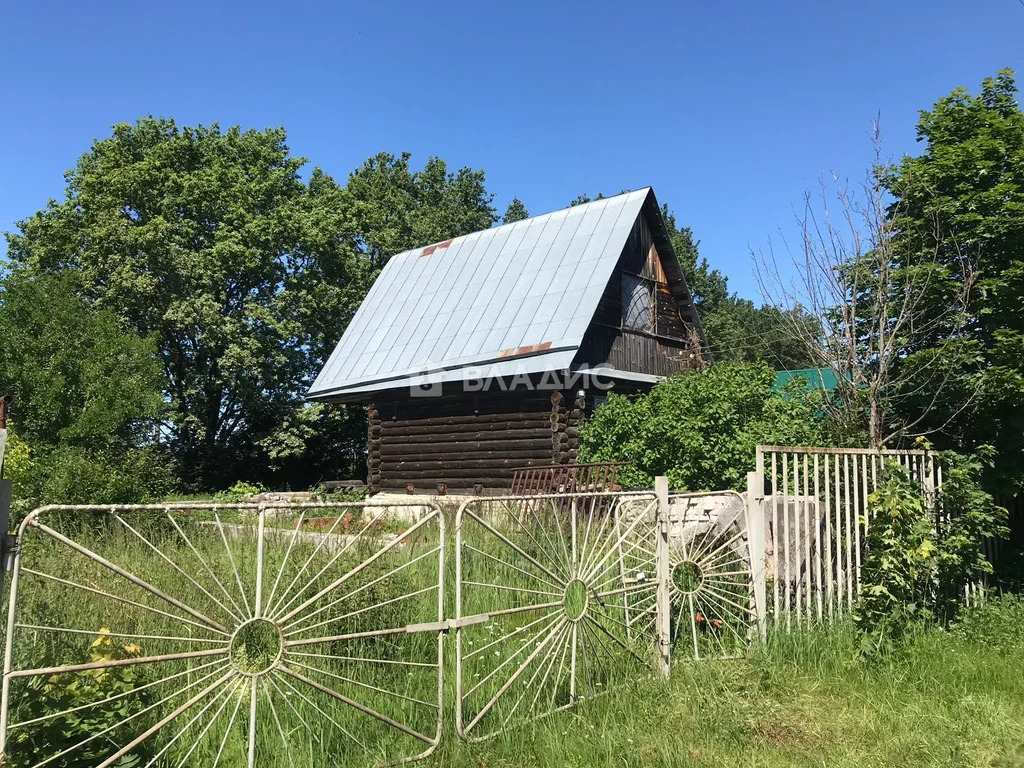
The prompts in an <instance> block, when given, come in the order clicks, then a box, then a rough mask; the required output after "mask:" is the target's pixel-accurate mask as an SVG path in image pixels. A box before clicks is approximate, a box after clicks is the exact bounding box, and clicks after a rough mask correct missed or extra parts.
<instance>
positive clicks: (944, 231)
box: [881, 70, 1024, 490]
mask: <svg viewBox="0 0 1024 768" xmlns="http://www.w3.org/2000/svg"><path fill="white" fill-rule="evenodd" d="M917 137H918V140H919V141H920V142H922V143H923V144H924V151H923V152H922V153H921V154H920V155H917V156H907V157H904V158H903V159H902V160H901V162H900V163H899V164H897V165H895V166H893V167H891V168H888V169H885V171H884V173H882V175H881V180H882V184H883V185H884V187H885V189H886V190H887V192H888V193H889V194H890V195H891V196H892V197H893V198H894V201H893V203H892V205H891V206H890V208H889V210H888V216H889V221H890V223H891V226H892V227H893V231H894V237H895V238H896V239H897V240H898V241H899V242H900V243H901V244H902V245H903V247H904V248H905V249H906V250H908V251H909V252H910V254H911V256H912V257H914V258H916V259H918V260H923V259H925V258H927V259H932V258H934V259H935V260H936V261H937V263H938V264H940V265H941V266H942V267H943V268H944V270H945V275H946V279H945V280H942V281H936V284H935V286H934V287H933V289H932V290H931V291H930V293H929V295H928V305H927V309H928V310H929V312H930V313H931V314H932V315H933V316H939V315H941V312H942V309H943V307H944V306H946V305H948V303H949V295H950V294H951V293H955V292H956V291H958V290H963V289H964V285H963V282H964V276H965V275H967V276H969V277H970V278H971V282H970V283H969V285H967V288H968V289H969V290H970V298H969V304H968V308H969V316H968V318H967V322H965V323H964V324H963V328H962V329H961V328H956V329H953V330H951V329H950V328H948V327H947V326H945V325H939V326H937V327H935V328H934V331H933V333H932V334H930V336H929V337H928V338H926V339H923V340H922V341H921V343H920V344H919V345H918V347H917V349H916V350H915V351H916V352H917V353H918V356H919V357H924V358H925V359H926V360H930V359H933V358H934V359H939V360H941V359H942V357H943V355H944V353H945V352H946V351H947V350H948V348H949V346H950V345H951V344H956V345H957V346H963V345H964V344H972V345H974V346H975V347H976V348H977V349H978V350H979V355H980V359H981V371H982V373H981V376H980V384H979V382H978V381H977V380H975V379H974V378H972V377H959V379H957V380H956V382H957V383H958V384H959V391H953V392H952V393H950V394H949V395H948V396H946V397H943V398H941V400H940V405H941V406H942V407H941V408H940V409H938V410H933V411H931V412H929V411H928V410H927V409H928V406H929V404H930V403H931V401H932V399H933V396H934V393H933V392H932V391H929V389H927V388H919V389H920V390H921V394H920V396H919V397H916V398H913V399H909V400H908V401H907V402H906V403H905V405H904V406H903V410H904V411H905V415H904V418H907V419H912V420H923V421H924V423H925V424H926V425H927V426H930V427H932V428H933V429H941V434H940V435H937V436H936V437H934V438H933V439H934V440H936V442H939V443H940V444H945V445H947V446H950V447H956V448H964V449H972V448H974V447H976V446H979V445H982V444H992V445H994V446H995V448H996V449H997V452H998V456H999V459H998V461H997V463H996V467H997V469H998V470H999V471H998V473H997V474H998V477H999V479H1000V481H1002V482H1008V483H1010V484H1012V485H1013V486H1015V487H1016V488H1017V489H1018V490H1020V489H1024V460H1022V459H1024V312H1021V307H1022V306H1024V113H1022V112H1021V109H1020V105H1019V103H1018V101H1017V87H1016V83H1015V82H1014V77H1013V73H1012V72H1011V71H1010V70H1002V71H1000V72H999V73H998V74H997V75H996V76H995V77H994V78H989V79H986V80H985V81H984V82H983V83H982V86H981V91H980V92H979V93H978V94H971V93H969V92H968V91H967V90H966V89H964V88H957V89H955V90H954V91H953V92H952V93H950V94H949V95H948V96H945V97H943V98H941V99H939V100H938V101H937V102H936V103H935V105H934V106H933V108H932V109H931V110H929V111H923V112H921V116H920V120H919V121H918V125H917ZM975 387H979V388H980V396H978V397H976V398H973V399H971V407H969V408H964V409H961V412H960V415H959V417H958V418H955V419H953V420H952V421H949V420H948V418H947V417H948V416H949V415H950V414H951V413H955V411H954V410H953V405H954V404H955V403H957V402H963V401H965V400H966V399H967V398H968V396H969V394H970V392H971V391H972V390H973V389H974V388H975ZM947 422H948V423H947Z"/></svg>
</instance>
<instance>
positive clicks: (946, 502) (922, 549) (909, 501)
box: [854, 452, 1006, 657]
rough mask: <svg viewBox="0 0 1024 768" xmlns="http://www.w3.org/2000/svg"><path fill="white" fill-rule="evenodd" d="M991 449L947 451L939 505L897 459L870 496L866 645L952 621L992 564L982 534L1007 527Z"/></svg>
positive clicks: (872, 647)
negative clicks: (994, 488)
mask: <svg viewBox="0 0 1024 768" xmlns="http://www.w3.org/2000/svg"><path fill="white" fill-rule="evenodd" d="M985 456H986V454H985V452H982V453H981V454H980V455H979V456H975V457H968V456H960V455H958V454H955V453H948V452H947V453H943V454H940V459H939V460H940V461H941V462H942V464H943V466H944V468H945V472H944V475H945V478H944V482H943V485H942V487H941V488H940V490H939V492H938V494H937V503H936V505H935V506H933V505H932V504H930V503H929V502H928V501H927V499H926V498H925V497H924V494H923V492H922V490H921V486H920V485H919V483H917V482H916V481H914V480H913V479H911V478H910V477H909V475H908V474H907V472H906V470H905V469H904V468H903V467H901V466H900V465H898V464H896V463H895V462H888V463H887V464H886V465H885V468H884V470H883V476H882V480H881V482H880V483H879V485H878V486H877V488H876V490H875V492H874V493H872V494H871V495H870V496H869V497H868V510H869V514H870V520H869V525H868V533H867V541H866V546H867V552H866V554H865V559H864V564H863V567H862V569H861V583H862V592H861V597H860V599H859V601H858V604H857V606H856V610H855V612H854V620H855V622H856V625H857V628H858V629H859V630H860V632H861V653H862V655H863V656H865V657H870V656H874V655H876V654H878V653H880V652H882V651H885V650H888V649H890V648H891V647H892V646H893V644H894V643H895V642H896V641H898V640H900V639H901V638H902V637H903V636H905V635H906V634H908V633H909V632H911V631H912V630H914V629H915V628H919V627H922V626H925V625H928V624H933V623H938V624H941V625H948V624H949V622H951V621H953V620H954V619H955V618H956V617H957V615H958V614H959V612H960V611H961V610H962V609H963V607H964V589H965V586H966V585H968V584H975V583H978V582H979V581H980V580H981V578H982V577H983V576H985V575H986V574H989V573H991V572H992V566H991V564H990V563H989V562H988V560H987V559H986V558H985V555H984V553H983V550H982V542H983V541H984V539H985V538H987V537H992V536H1002V535H1005V532H1006V529H1005V527H1004V521H1005V517H1006V510H1004V509H1002V508H1001V507H998V506H996V504H995V502H994V501H993V500H992V496H991V495H990V494H988V493H986V492H985V491H984V490H982V488H981V484H980V476H981V472H982V469H983V462H984V460H985Z"/></svg>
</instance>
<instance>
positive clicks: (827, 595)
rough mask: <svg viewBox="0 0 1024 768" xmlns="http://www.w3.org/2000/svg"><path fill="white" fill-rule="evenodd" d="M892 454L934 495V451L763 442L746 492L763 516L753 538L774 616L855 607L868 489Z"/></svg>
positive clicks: (797, 619) (785, 621)
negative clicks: (759, 533) (757, 538)
mask: <svg viewBox="0 0 1024 768" xmlns="http://www.w3.org/2000/svg"><path fill="white" fill-rule="evenodd" d="M887 461H894V462H896V463H897V464H899V465H900V466H902V467H903V468H904V469H905V470H906V471H907V473H908V474H909V475H910V477H911V478H912V479H914V480H915V481H917V482H918V483H920V484H921V487H922V490H923V491H924V493H925V496H926V498H928V499H930V500H932V501H934V498H935V493H936V490H937V489H938V487H939V486H941V484H942V467H941V465H940V463H939V461H938V460H937V458H936V455H935V454H934V453H932V452H930V451H923V450H871V449H859V448H808V447H798V446H773V445H766V446H758V448H757V469H756V471H755V472H754V473H753V474H752V476H751V481H750V483H749V485H748V497H749V503H750V504H751V505H752V510H754V512H752V514H757V515H758V516H759V517H763V519H764V540H763V542H756V543H755V546H757V547H758V548H759V549H762V550H763V552H764V556H763V560H764V579H765V582H766V585H770V589H769V593H770V601H769V605H768V606H767V613H768V618H770V619H771V620H772V621H773V622H774V623H776V624H778V625H784V626H786V627H790V626H792V625H793V624H796V625H800V624H803V623H804V622H807V621H823V620H828V619H832V618H835V617H838V616H840V615H843V614H846V613H849V612H850V610H851V609H852V607H853V604H854V602H855V601H856V599H857V596H858V595H859V594H860V591H861V566H862V561H863V559H864V555H865V544H866V540H867V533H868V530H869V528H870V525H871V514H870V509H869V506H868V497H869V496H870V495H871V494H872V493H873V492H874V490H875V488H876V486H877V484H878V482H879V480H880V478H881V475H882V468H883V467H884V465H885V462H887Z"/></svg>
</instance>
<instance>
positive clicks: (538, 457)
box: [367, 390, 583, 494]
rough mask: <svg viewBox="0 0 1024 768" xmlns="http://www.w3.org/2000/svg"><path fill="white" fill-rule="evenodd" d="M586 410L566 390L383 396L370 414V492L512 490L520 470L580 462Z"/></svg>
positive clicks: (368, 461) (496, 491) (455, 392)
mask: <svg viewBox="0 0 1024 768" xmlns="http://www.w3.org/2000/svg"><path fill="white" fill-rule="evenodd" d="M582 408H583V402H582V399H580V400H579V401H578V402H577V400H576V396H575V395H572V394H570V393H562V392H559V391H555V392H552V391H523V390H515V391H510V392H505V391H500V390H492V391H487V392H476V393H472V392H470V393H467V392H461V391H454V392H449V391H447V390H446V391H445V392H444V393H443V394H442V396H440V397H420V398H413V397H410V396H409V395H408V394H406V393H402V394H391V395H389V396H384V395H382V396H381V397H379V398H378V400H377V401H376V402H375V403H372V404H371V405H370V410H369V416H370V419H369V430H370V434H369V450H368V458H367V463H368V470H369V471H368V485H369V486H370V491H371V492H374V493H375V492H377V491H381V490H383V491H390V492H403V491H408V490H409V487H410V486H412V489H413V492H414V493H437V492H439V491H440V492H452V493H476V492H482V493H492V494H493V493H502V492H507V491H508V489H509V488H510V487H511V484H512V475H513V474H514V472H515V470H516V468H518V467H529V466H541V465H550V464H552V463H570V462H573V461H575V460H576V458H577V452H578V451H577V449H578V436H577V427H578V425H579V422H580V420H581V418H582V415H583V413H582Z"/></svg>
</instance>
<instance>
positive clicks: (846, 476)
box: [843, 453, 853, 611]
mask: <svg viewBox="0 0 1024 768" xmlns="http://www.w3.org/2000/svg"><path fill="white" fill-rule="evenodd" d="M843 496H844V501H845V504H846V515H845V517H846V544H845V546H844V547H843V549H844V550H845V552H846V609H847V610H848V611H849V610H851V609H852V608H853V514H852V498H851V492H850V454H848V453H847V454H845V455H844V456H843Z"/></svg>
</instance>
